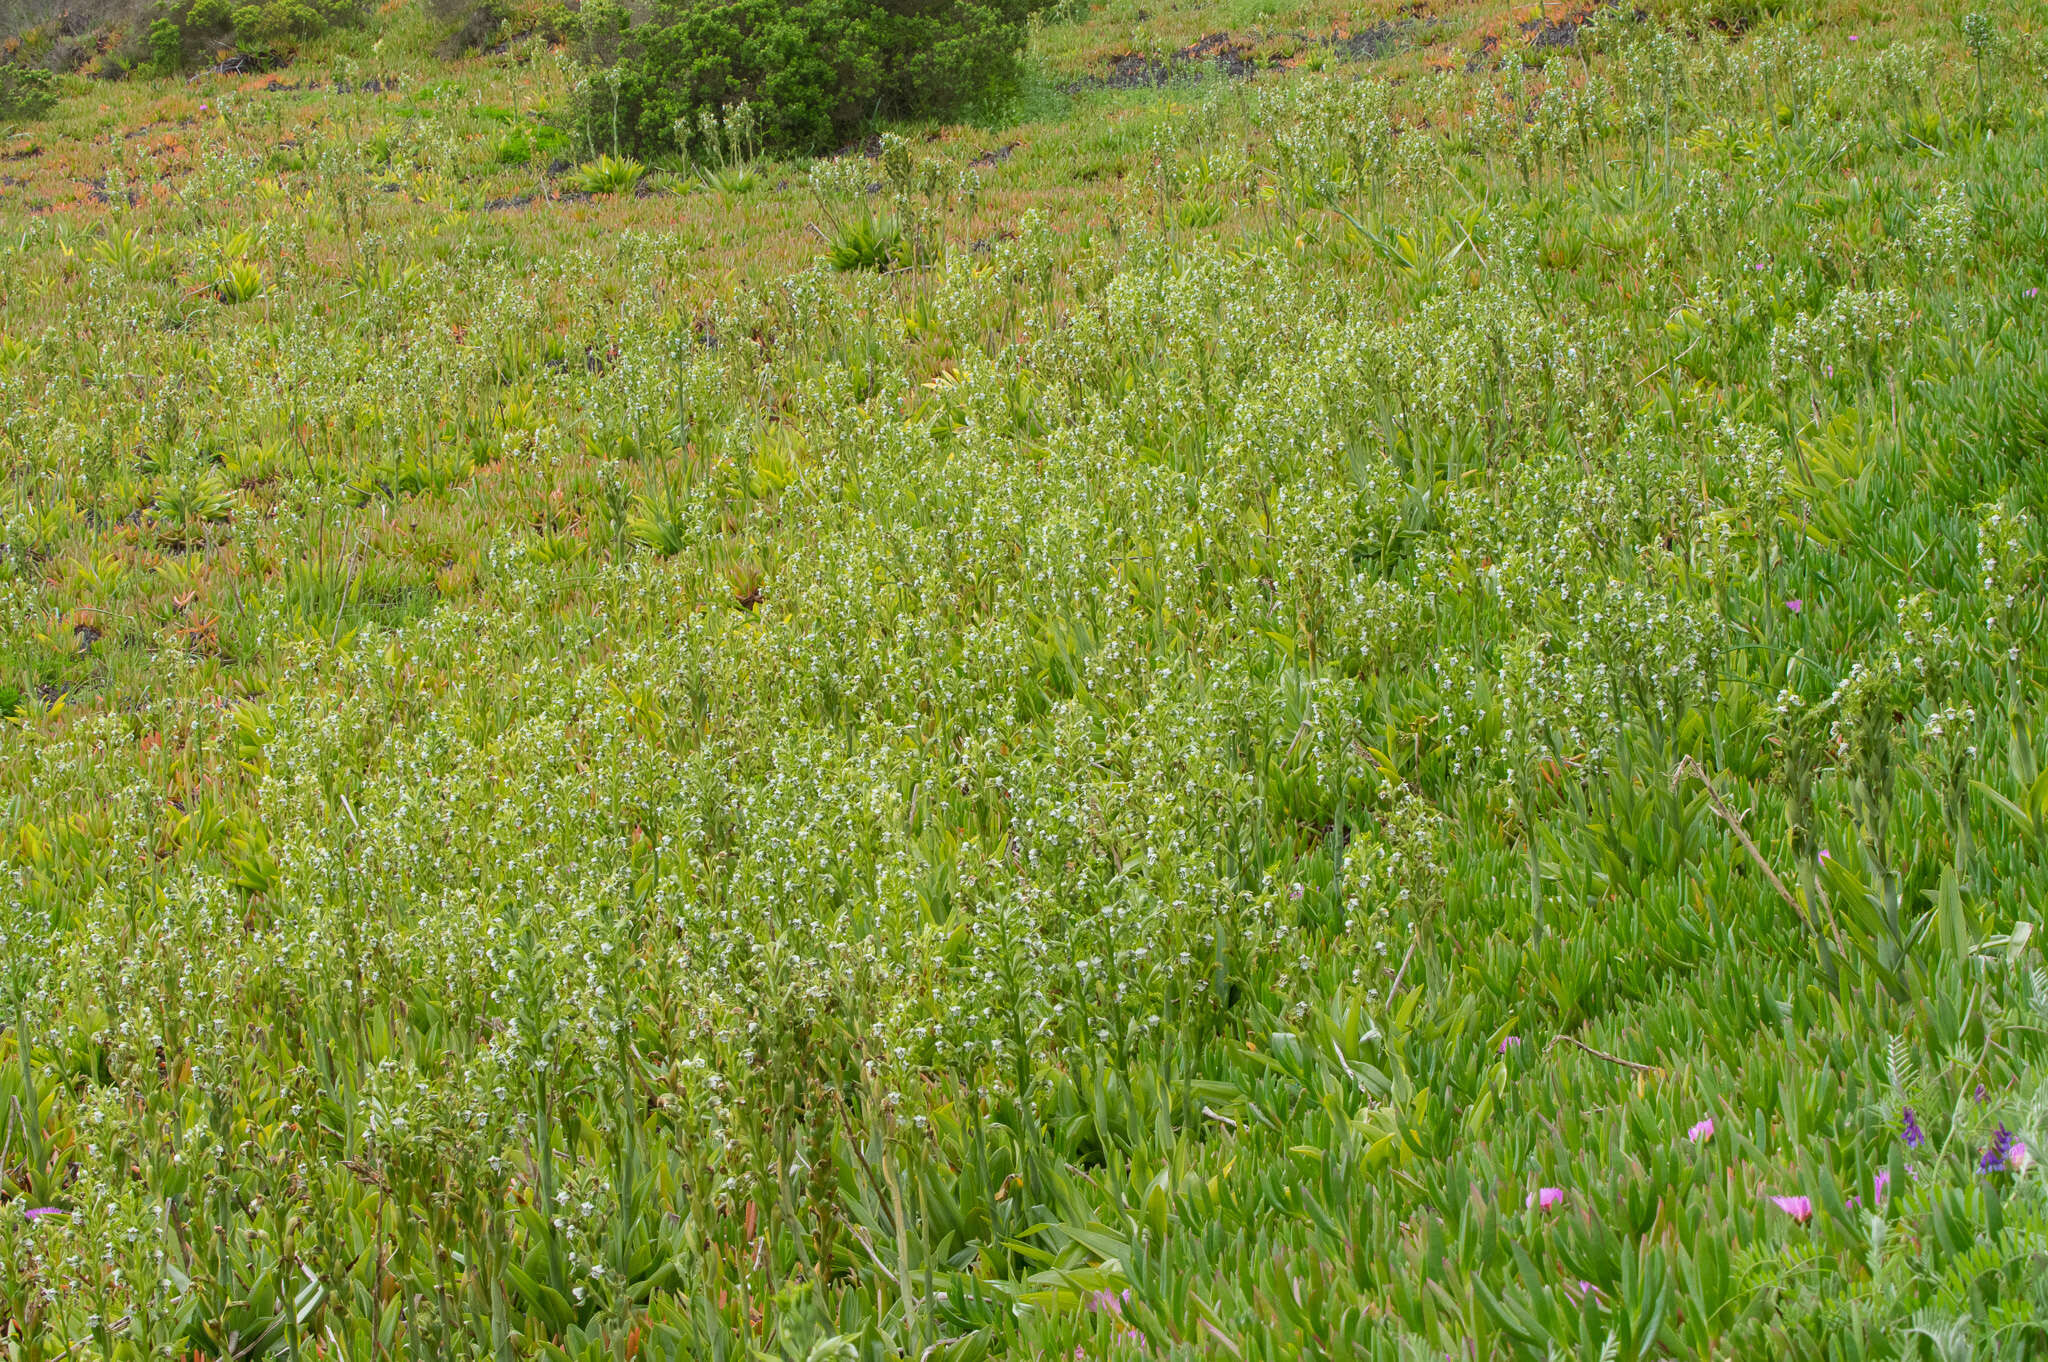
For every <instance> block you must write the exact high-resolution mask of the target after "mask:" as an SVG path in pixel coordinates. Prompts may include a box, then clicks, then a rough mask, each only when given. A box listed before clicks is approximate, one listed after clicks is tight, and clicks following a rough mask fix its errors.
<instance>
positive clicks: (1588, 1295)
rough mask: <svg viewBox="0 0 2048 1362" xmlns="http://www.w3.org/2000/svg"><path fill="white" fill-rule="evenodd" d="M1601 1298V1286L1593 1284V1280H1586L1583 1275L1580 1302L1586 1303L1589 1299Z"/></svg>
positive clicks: (1596, 1299)
mask: <svg viewBox="0 0 2048 1362" xmlns="http://www.w3.org/2000/svg"><path fill="white" fill-rule="evenodd" d="M1599 1299H1600V1288H1599V1287H1597V1286H1595V1285H1593V1283H1591V1282H1589V1281H1587V1280H1586V1279H1585V1278H1583V1277H1581V1278H1580V1279H1579V1300H1580V1302H1581V1303H1584V1302H1587V1301H1598V1300H1599Z"/></svg>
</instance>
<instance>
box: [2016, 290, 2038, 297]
mask: <svg viewBox="0 0 2048 1362" xmlns="http://www.w3.org/2000/svg"><path fill="white" fill-rule="evenodd" d="M2040 292H2041V290H2039V289H2037V288H2030V289H2028V290H2027V291H2026V292H2025V293H2023V294H2021V295H2020V296H2021V297H2022V298H2032V297H2035V296H2036V295H2038V294H2039V293H2040Z"/></svg>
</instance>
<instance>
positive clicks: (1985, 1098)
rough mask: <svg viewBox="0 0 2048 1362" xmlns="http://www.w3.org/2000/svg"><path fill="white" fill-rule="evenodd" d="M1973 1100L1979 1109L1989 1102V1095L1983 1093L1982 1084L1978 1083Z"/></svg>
mask: <svg viewBox="0 0 2048 1362" xmlns="http://www.w3.org/2000/svg"><path fill="white" fill-rule="evenodd" d="M1975 1100H1976V1103H1977V1105H1978V1106H1980V1107H1981V1106H1983V1105H1984V1104H1985V1103H1986V1102H1989V1101H1990V1100H1991V1094H1990V1093H1988V1092H1986V1091H1984V1085H1983V1084H1982V1083H1979V1084H1978V1085H1977V1093H1976V1098H1975Z"/></svg>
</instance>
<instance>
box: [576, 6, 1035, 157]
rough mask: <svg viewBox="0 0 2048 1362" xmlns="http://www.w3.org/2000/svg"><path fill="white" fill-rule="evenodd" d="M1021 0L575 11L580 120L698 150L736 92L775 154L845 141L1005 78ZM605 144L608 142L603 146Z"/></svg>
mask: <svg viewBox="0 0 2048 1362" xmlns="http://www.w3.org/2000/svg"><path fill="white" fill-rule="evenodd" d="M1032 8H1033V0H796V3H786V2H785V0H660V3H658V4H657V5H656V6H655V8H654V11H653V13H652V16H651V17H650V18H649V19H648V20H647V21H646V22H644V23H640V24H634V23H631V22H630V20H629V19H628V17H627V15H626V13H625V11H624V10H623V9H621V8H619V7H618V6H616V5H612V4H609V3H604V4H595V3H594V4H591V5H587V6H585V8H584V11H583V15H582V19H583V29H584V42H585V47H586V55H587V58H588V59H589V60H590V61H591V62H592V64H593V65H594V66H596V67H597V68H598V69H597V71H596V74H595V75H594V76H593V78H592V79H591V81H590V82H589V84H588V85H587V86H586V87H585V98H584V100H583V102H582V104H581V109H580V117H581V119H582V125H583V127H582V130H583V132H584V134H585V136H586V137H588V138H589V140H590V142H591V144H592V145H593V146H594V147H597V148H600V149H604V150H629V149H642V150H651V149H665V148H672V147H674V148H682V149H686V150H697V149H698V148H697V147H696V146H695V144H696V143H697V142H698V141H699V140H701V137H702V133H701V132H700V131H699V129H700V128H701V126H702V123H701V115H702V114H704V113H706V112H711V113H713V114H714V116H716V115H717V113H718V111H720V110H722V109H724V108H726V107H727V106H730V105H734V104H737V103H739V102H740V101H742V100H744V101H746V102H747V103H749V104H750V105H751V106H752V107H753V108H754V109H755V110H756V112H757V113H758V115H759V118H760V130H761V134H762V138H763V141H764V144H765V145H766V147H767V148H768V149H769V150H773V151H811V150H817V149H820V148H823V147H827V146H831V145H835V144H838V143H843V142H844V141H846V140H848V139H849V138H851V137H853V136H855V135H856V134H857V133H858V132H859V131H860V130H861V129H862V128H863V127H865V126H867V125H868V124H869V123H870V122H872V121H873V120H874V119H876V118H878V117H894V118H921V117H946V116H955V115H958V114H960V113H962V112H963V111H966V110H970V109H972V108H974V107H975V106H977V105H985V104H988V103H990V102H993V101H995V100H998V99H1001V98H1002V97H1004V96H1005V95H1006V94H1007V93H1008V92H1009V91H1010V90H1012V89H1013V88H1014V86H1015V83H1016V78H1017V72H1018V58H1019V56H1020V54H1021V52H1022V50H1023V43H1024V20H1025V17H1026V15H1027V14H1029V13H1030V11H1031V9H1032ZM614 144H616V145H614Z"/></svg>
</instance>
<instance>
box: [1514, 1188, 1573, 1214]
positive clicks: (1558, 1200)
mask: <svg viewBox="0 0 2048 1362" xmlns="http://www.w3.org/2000/svg"><path fill="white" fill-rule="evenodd" d="M1524 1204H1525V1205H1528V1206H1533V1207H1535V1208H1536V1209H1537V1210H1539V1211H1547V1210H1549V1209H1550V1208H1551V1207H1552V1206H1562V1205H1563V1204H1564V1188H1562V1187H1538V1188H1537V1189H1536V1190H1535V1191H1534V1192H1533V1193H1531V1194H1530V1196H1529V1199H1528V1201H1527V1202H1525V1203H1524Z"/></svg>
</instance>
